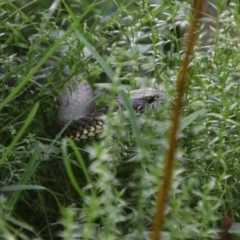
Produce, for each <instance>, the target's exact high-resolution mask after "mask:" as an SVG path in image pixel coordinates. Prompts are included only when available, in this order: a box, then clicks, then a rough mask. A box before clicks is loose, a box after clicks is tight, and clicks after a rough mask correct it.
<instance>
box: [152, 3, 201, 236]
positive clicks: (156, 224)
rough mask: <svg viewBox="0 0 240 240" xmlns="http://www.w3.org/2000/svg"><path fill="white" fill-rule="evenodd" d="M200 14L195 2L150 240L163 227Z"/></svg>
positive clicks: (197, 4)
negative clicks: (165, 205) (183, 101)
mask: <svg viewBox="0 0 240 240" xmlns="http://www.w3.org/2000/svg"><path fill="white" fill-rule="evenodd" d="M201 12H202V0H195V1H194V4H193V8H192V22H191V25H190V27H189V30H188V35H187V37H186V38H185V41H186V42H185V44H184V45H185V46H186V54H185V58H184V59H183V62H182V67H181V69H180V72H179V75H178V79H177V89H176V94H177V95H176V98H175V100H174V106H173V114H172V127H171V129H170V136H169V149H168V152H167V155H166V161H165V167H164V172H163V178H162V180H163V183H162V186H161V187H159V190H158V193H157V202H156V203H157V209H156V213H155V216H154V220H153V232H152V236H151V240H159V239H160V237H159V235H160V232H161V231H162V226H163V216H164V203H165V201H166V198H167V195H168V190H169V186H170V181H171V175H172V166H173V159H174V154H175V151H176V146H177V140H176V139H177V138H176V136H177V131H178V126H179V117H180V111H181V107H182V98H183V94H184V90H185V83H186V74H187V69H188V66H189V62H190V57H191V53H192V50H193V46H194V44H195V42H196V39H197V33H196V31H197V24H198V22H199V18H200V17H201V15H202V14H201Z"/></svg>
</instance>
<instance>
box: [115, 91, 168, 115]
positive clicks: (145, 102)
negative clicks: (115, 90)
mask: <svg viewBox="0 0 240 240" xmlns="http://www.w3.org/2000/svg"><path fill="white" fill-rule="evenodd" d="M129 99H130V102H131V104H132V107H133V109H134V110H135V111H137V112H143V111H144V110H145V109H147V108H156V107H157V106H159V105H161V104H162V102H163V99H164V94H163V93H162V92H160V91H158V90H156V89H154V88H141V89H136V90H132V91H130V92H129ZM117 102H118V104H119V105H120V106H122V105H123V102H122V100H121V98H120V97H117Z"/></svg>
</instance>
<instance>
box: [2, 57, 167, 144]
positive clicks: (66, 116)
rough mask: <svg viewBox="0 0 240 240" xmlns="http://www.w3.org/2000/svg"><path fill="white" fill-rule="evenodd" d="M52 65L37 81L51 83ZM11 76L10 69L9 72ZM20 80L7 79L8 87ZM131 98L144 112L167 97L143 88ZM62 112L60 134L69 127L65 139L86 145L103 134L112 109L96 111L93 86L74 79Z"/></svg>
mask: <svg viewBox="0 0 240 240" xmlns="http://www.w3.org/2000/svg"><path fill="white" fill-rule="evenodd" d="M52 65H53V63H52V62H49V61H48V62H47V63H45V65H44V66H43V67H42V68H41V69H40V70H39V71H38V72H37V73H36V74H35V81H36V82H37V83H38V84H39V83H40V84H44V83H45V82H46V80H47V77H46V75H44V74H43V73H45V72H46V67H48V68H49V66H52ZM0 73H1V74H6V68H3V67H2V66H0ZM7 73H9V70H8V71H7ZM62 74H63V75H64V76H68V75H69V69H67V68H66V67H65V68H64V69H63V70H62ZM16 81H17V80H16V77H9V76H8V77H7V78H6V79H5V84H6V85H8V86H14V85H15V83H16ZM129 99H130V102H131V105H132V107H133V109H134V110H135V111H137V112H142V111H144V110H145V109H146V108H154V107H156V106H157V105H159V104H160V103H161V102H162V100H163V94H162V93H161V92H160V91H157V90H155V89H153V88H141V89H138V90H132V91H130V92H129ZM58 102H59V110H58V114H57V118H56V124H55V125H56V130H57V131H58V132H59V131H61V130H62V128H64V127H65V125H66V124H67V127H65V128H66V129H65V130H64V131H63V133H62V136H63V137H66V136H67V137H70V138H72V139H73V140H74V141H76V142H84V141H87V140H91V139H93V138H95V137H96V136H97V135H98V134H99V133H101V132H102V130H103V126H104V119H103V117H104V116H105V115H106V114H107V112H108V110H109V105H108V104H106V105H105V106H103V107H101V108H97V109H96V108H95V102H94V95H93V91H92V88H91V86H90V84H89V83H88V82H87V81H86V80H83V81H80V82H79V81H78V80H77V79H76V78H74V77H73V79H72V80H71V81H69V82H68V83H65V85H64V87H63V90H62V92H60V94H59V96H58ZM122 106H123V102H122V100H121V98H120V97H119V96H118V97H116V99H115V109H116V110H117V109H119V108H122Z"/></svg>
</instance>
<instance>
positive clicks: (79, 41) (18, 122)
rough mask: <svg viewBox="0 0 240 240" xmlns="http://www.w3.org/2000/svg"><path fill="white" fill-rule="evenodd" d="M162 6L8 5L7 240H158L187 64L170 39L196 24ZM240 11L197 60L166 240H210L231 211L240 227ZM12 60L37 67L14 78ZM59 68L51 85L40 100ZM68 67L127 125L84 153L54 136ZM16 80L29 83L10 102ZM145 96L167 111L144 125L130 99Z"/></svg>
mask: <svg viewBox="0 0 240 240" xmlns="http://www.w3.org/2000/svg"><path fill="white" fill-rule="evenodd" d="M159 2H160V4H159V5H153V4H150V3H148V2H147V1H119V3H118V7H116V8H114V7H113V4H112V1H109V0H104V1H91V3H90V2H89V1H81V4H80V2H79V1H77V0H72V1H62V3H61V4H60V3H58V1H53V3H52V4H51V3H49V5H47V4H46V1H38V2H37V3H34V4H32V5H29V6H28V7H26V8H24V9H23V10H22V11H19V12H17V13H15V14H13V15H12V16H11V14H12V13H14V12H15V11H16V9H19V8H20V7H21V6H23V5H24V4H26V3H27V1H19V0H18V1H17V0H16V1H8V0H5V1H3V2H1V3H0V9H1V10H0V13H1V15H0V16H1V17H0V19H1V23H2V24H1V26H0V34H1V39H0V43H1V45H0V46H1V47H0V51H1V63H4V64H5V65H7V66H9V67H10V69H11V71H10V73H6V74H2V75H0V82H1V90H0V91H1V94H0V98H1V101H0V109H1V111H0V164H1V165H0V184H1V185H0V187H1V192H0V194H1V197H0V236H1V237H0V238H2V239H12V238H11V237H13V236H16V238H17V239H33V238H35V239H80V237H83V239H104V240H106V239H109V240H113V239H124V240H130V239H131V240H132V239H149V238H148V236H149V234H150V229H151V226H152V218H153V215H154V212H155V200H156V190H157V187H158V184H159V182H161V176H162V169H163V161H164V159H165V154H166V150H167V141H168V133H169V125H170V122H169V121H170V116H171V106H172V105H171V102H172V99H173V96H174V89H175V81H176V77H177V74H178V71H179V63H180V60H181V53H180V50H179V49H181V48H180V46H175V45H174V43H175V42H176V38H175V35H174V31H172V30H171V29H173V28H174V27H175V19H178V18H180V19H181V21H182V22H183V21H186V20H188V19H187V16H188V8H186V7H185V6H186V5H184V4H175V5H173V4H170V3H169V2H168V1H159ZM54 3H55V4H56V5H54ZM219 5H221V4H220V3H219ZM50 6H51V8H50ZM49 8H50V10H49ZM112 9H115V12H114V11H113V12H112V14H110V13H111V11H112ZM238 9H239V3H237V2H236V3H234V2H232V3H231V4H229V5H228V8H227V9H225V10H224V11H223V12H221V14H222V17H220V20H221V22H222V25H221V28H220V29H219V30H218V31H216V33H215V35H214V37H215V43H214V45H213V46H212V48H211V49H210V50H209V52H204V51H201V49H200V48H199V46H196V47H195V53H194V56H193V60H192V62H191V69H190V71H189V80H188V86H187V91H186V94H185V99H184V106H183V109H182V115H181V129H180V131H179V136H178V143H179V145H178V148H177V154H176V157H175V163H174V172H173V179H172V185H171V189H170V195H169V196H168V201H167V203H166V209H165V219H164V232H163V233H162V234H163V239H176V240H179V239H199V240H200V239H201V240H202V239H212V238H213V237H214V236H216V234H217V231H218V229H219V226H220V221H221V219H222V215H223V214H224V213H225V212H226V211H227V210H228V209H232V211H233V215H234V222H235V225H234V226H238V225H237V224H239V220H240V216H239V212H240V208H239V194H238V192H239V172H240V164H239V151H240V148H239V146H240V137H239V135H240V130H239V110H240V109H239V104H240V95H239V93H240V91H239V47H238V44H239V39H238V36H239V34H238V29H239V16H238ZM13 54H16V55H17V56H18V57H19V56H27V59H26V60H24V61H23V62H22V63H21V64H20V65H16V64H13V63H12V61H10V56H11V55H13ZM49 58H50V59H52V60H53V61H54V62H55V63H56V64H55V66H54V68H53V69H52V71H51V72H50V74H49V75H48V76H47V78H48V81H47V83H46V84H45V85H44V86H41V85H39V86H35V87H34V88H32V87H30V82H31V81H32V77H33V75H34V73H35V72H37V71H38V70H39V68H41V65H42V64H43V63H44V62H45V61H46V60H47V59H49ZM66 65H68V66H70V68H71V76H73V75H78V77H79V78H82V79H87V80H88V81H89V82H90V84H91V85H92V86H93V88H94V92H95V94H96V96H97V97H96V102H97V104H98V105H101V104H103V103H109V104H110V105H111V104H112V103H113V101H112V99H114V96H115V94H116V92H117V91H120V95H121V97H122V99H123V101H124V106H125V109H126V110H127V112H128V114H126V113H124V112H123V111H120V112H119V113H118V114H115V113H113V112H112V111H110V112H109V114H108V116H107V118H106V128H105V130H104V133H103V134H102V135H103V136H102V137H101V139H100V140H96V141H92V142H89V143H87V144H81V145H76V144H75V143H73V142H72V141H71V140H69V139H63V140H60V139H58V136H57V134H56V133H54V131H53V126H54V119H55V116H56V113H57V102H56V97H57V95H58V93H59V92H60V90H61V88H62V86H63V83H65V82H66V81H71V76H62V75H61V74H60V70H61V69H62V68H63V67H65V66H66ZM11 75H12V76H16V75H17V76H18V79H19V82H18V84H17V86H16V87H15V88H11V89H9V88H8V87H7V86H4V84H3V82H4V79H5V78H7V77H10V76H11ZM20 80H21V81H20ZM140 87H156V88H158V89H161V90H163V91H164V92H165V102H164V103H163V105H162V106H161V107H159V108H157V109H155V110H153V111H146V112H145V113H144V114H142V115H140V116H136V115H135V114H134V112H133V111H132V109H131V107H130V105H129V101H128V99H127V96H126V94H124V92H122V91H121V89H122V88H124V89H136V88H140ZM159 177H160V178H159ZM237 234H238V235H236V239H237V237H239V231H238V230H237Z"/></svg>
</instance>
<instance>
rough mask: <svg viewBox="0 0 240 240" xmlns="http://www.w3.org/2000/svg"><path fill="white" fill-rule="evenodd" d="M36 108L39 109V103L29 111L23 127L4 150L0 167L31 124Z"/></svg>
mask: <svg viewBox="0 0 240 240" xmlns="http://www.w3.org/2000/svg"><path fill="white" fill-rule="evenodd" d="M38 107H39V103H36V104H35V105H34V107H33V109H32V110H31V112H30V113H29V115H28V116H27V119H26V120H25V122H24V124H23V126H22V127H21V128H20V130H19V131H18V133H17V134H16V136H15V137H14V138H13V140H12V142H11V144H10V145H9V146H8V147H7V148H5V152H4V154H3V156H2V157H1V159H0V165H1V164H2V163H3V162H4V161H5V160H6V158H7V157H8V155H9V153H11V151H12V149H13V148H14V146H15V145H16V143H17V142H18V141H19V139H20V138H21V137H22V136H23V134H24V132H25V131H26V129H27V127H28V126H29V124H30V123H31V122H32V119H33V118H34V116H35V114H36V112H37V109H38Z"/></svg>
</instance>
